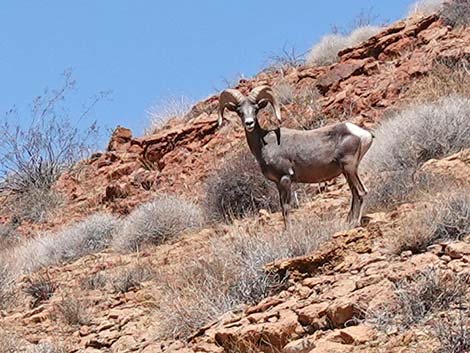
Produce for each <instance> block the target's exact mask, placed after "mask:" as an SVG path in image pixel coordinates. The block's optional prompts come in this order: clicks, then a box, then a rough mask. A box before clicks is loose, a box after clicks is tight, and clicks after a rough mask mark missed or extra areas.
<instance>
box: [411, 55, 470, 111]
mask: <svg viewBox="0 0 470 353" xmlns="http://www.w3.org/2000/svg"><path fill="white" fill-rule="evenodd" d="M469 81H470V62H469V60H468V59H461V60H458V61H457V62H453V61H446V60H436V62H435V63H434V65H433V67H432V69H431V71H430V72H429V73H428V74H427V75H426V76H424V77H422V78H420V79H419V80H415V81H413V83H412V84H411V86H410V87H409V88H408V89H407V90H406V92H405V95H404V99H405V101H409V102H410V103H411V102H413V103H416V102H419V103H429V102H435V101H437V100H439V99H441V98H443V97H448V96H464V97H467V98H470V86H469V85H468V82H469Z"/></svg>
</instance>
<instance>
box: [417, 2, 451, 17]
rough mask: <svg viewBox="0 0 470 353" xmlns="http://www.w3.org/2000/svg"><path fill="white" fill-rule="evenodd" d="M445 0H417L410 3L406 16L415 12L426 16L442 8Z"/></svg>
mask: <svg viewBox="0 0 470 353" xmlns="http://www.w3.org/2000/svg"><path fill="white" fill-rule="evenodd" d="M445 1H446V0H418V1H416V2H414V3H413V4H411V6H410V9H409V11H408V16H413V15H417V14H419V15H423V16H428V15H430V14H433V13H438V12H440V11H441V10H442V8H443V4H444V2H445Z"/></svg>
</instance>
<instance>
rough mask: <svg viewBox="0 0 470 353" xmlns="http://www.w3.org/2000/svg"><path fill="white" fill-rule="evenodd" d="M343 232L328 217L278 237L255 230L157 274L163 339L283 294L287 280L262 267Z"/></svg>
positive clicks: (224, 240) (304, 222) (297, 225)
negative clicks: (178, 268) (173, 269)
mask: <svg viewBox="0 0 470 353" xmlns="http://www.w3.org/2000/svg"><path fill="white" fill-rule="evenodd" d="M344 227H345V226H344V224H342V223H340V222H337V221H335V220H333V218H332V217H325V218H324V219H322V218H308V219H307V218H306V219H303V220H299V221H297V222H294V223H293V224H292V226H291V228H290V229H289V230H286V231H284V232H283V233H282V234H275V233H271V232H266V231H263V230H262V229H260V228H259V227H256V228H255V229H253V230H252V231H250V232H249V233H247V232H243V231H240V230H235V231H233V232H232V233H231V234H229V236H228V237H227V238H222V239H218V240H215V241H214V242H213V243H212V247H211V248H212V249H211V251H210V253H208V254H207V255H206V256H204V258H201V259H199V260H194V259H193V260H191V261H190V262H189V264H186V265H185V266H184V268H183V269H181V271H180V272H178V273H176V274H173V273H172V274H170V275H167V276H166V277H165V276H164V275H162V277H161V281H160V283H161V284H162V287H163V293H165V295H164V297H163V298H162V301H161V305H160V312H159V316H160V318H161V325H162V327H161V330H162V331H163V335H164V336H187V335H188V334H190V333H191V332H192V331H193V330H195V329H196V328H198V327H202V326H203V325H205V324H207V323H208V322H210V321H212V320H214V319H215V318H217V317H219V316H220V315H221V314H223V313H225V312H227V311H230V310H234V309H235V308H237V307H239V306H240V305H242V304H247V303H248V304H250V303H256V302H258V301H259V300H261V299H262V298H264V297H266V296H267V295H269V294H271V293H273V292H276V291H278V290H280V289H282V288H283V285H284V284H285V280H286V278H283V277H280V276H279V275H277V274H274V273H268V272H266V271H265V270H264V269H263V266H264V265H265V264H267V263H269V262H272V261H275V260H278V259H280V258H286V257H291V256H297V255H304V254H306V253H309V252H310V251H312V250H314V249H316V248H317V247H318V246H319V245H320V244H321V243H323V242H324V241H326V240H327V239H328V238H329V237H330V236H331V235H332V234H334V233H335V232H336V231H338V230H342V229H344Z"/></svg>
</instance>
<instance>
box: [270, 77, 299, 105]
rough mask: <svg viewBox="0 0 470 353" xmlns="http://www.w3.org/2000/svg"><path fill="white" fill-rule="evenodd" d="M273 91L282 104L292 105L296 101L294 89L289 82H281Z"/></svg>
mask: <svg viewBox="0 0 470 353" xmlns="http://www.w3.org/2000/svg"><path fill="white" fill-rule="evenodd" d="M273 89H274V93H275V95H276V97H277V101H278V102H279V103H280V104H283V105H285V104H290V103H292V101H293V100H294V89H293V87H292V85H290V84H289V83H288V82H279V83H278V84H276V85H275V86H274V88H273Z"/></svg>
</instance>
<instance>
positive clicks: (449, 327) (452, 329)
mask: <svg viewBox="0 0 470 353" xmlns="http://www.w3.org/2000/svg"><path fill="white" fill-rule="evenodd" d="M469 323H470V310H469V309H468V308H467V309H464V308H460V310H459V311H458V313H456V314H454V315H452V316H451V317H446V318H444V319H441V320H439V321H438V322H437V323H436V324H435V325H434V331H435V334H436V337H437V338H438V340H439V342H440V344H441V346H440V347H439V349H438V350H437V351H436V353H468V352H470V324H469Z"/></svg>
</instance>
